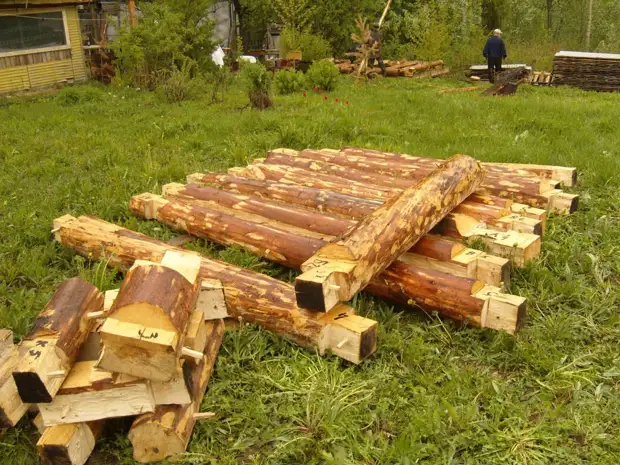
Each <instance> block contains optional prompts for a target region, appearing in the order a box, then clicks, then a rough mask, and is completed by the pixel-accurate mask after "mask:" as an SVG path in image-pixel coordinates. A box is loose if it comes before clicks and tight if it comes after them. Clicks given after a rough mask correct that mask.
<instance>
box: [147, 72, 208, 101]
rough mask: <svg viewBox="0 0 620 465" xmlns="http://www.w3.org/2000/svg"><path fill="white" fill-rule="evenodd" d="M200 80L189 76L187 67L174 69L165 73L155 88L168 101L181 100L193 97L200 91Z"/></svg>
mask: <svg viewBox="0 0 620 465" xmlns="http://www.w3.org/2000/svg"><path fill="white" fill-rule="evenodd" d="M201 83H202V81H201V80H200V79H197V78H194V79H192V77H191V76H190V72H189V69H188V68H186V67H183V68H182V69H174V70H173V71H171V72H170V73H167V76H165V77H164V78H163V79H162V81H161V83H160V84H159V85H158V88H157V90H158V91H159V92H160V93H161V95H162V96H163V97H164V99H165V100H166V101H167V102H169V103H177V102H182V101H183V100H189V99H191V98H194V97H195V96H196V95H197V94H198V93H199V91H200V87H201Z"/></svg>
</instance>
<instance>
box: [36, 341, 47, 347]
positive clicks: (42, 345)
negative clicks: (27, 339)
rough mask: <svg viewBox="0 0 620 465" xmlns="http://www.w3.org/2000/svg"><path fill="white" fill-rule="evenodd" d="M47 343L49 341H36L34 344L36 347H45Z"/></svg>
mask: <svg viewBox="0 0 620 465" xmlns="http://www.w3.org/2000/svg"><path fill="white" fill-rule="evenodd" d="M48 343H49V341H37V342H36V344H35V345H36V346H37V347H47V344H48Z"/></svg>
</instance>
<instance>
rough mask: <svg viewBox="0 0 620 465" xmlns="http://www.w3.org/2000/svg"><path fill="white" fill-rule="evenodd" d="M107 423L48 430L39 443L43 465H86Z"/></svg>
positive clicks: (67, 426) (65, 426)
mask: <svg viewBox="0 0 620 465" xmlns="http://www.w3.org/2000/svg"><path fill="white" fill-rule="evenodd" d="M104 427H105V421H103V420H102V421H93V422H89V423H73V424H67V425H57V426H51V427H49V428H46V429H45V431H44V432H43V433H42V436H41V438H40V439H39V442H37V452H38V454H39V458H40V462H41V464H42V465H84V464H85V463H86V461H87V460H88V458H89V457H90V454H91V453H92V452H93V450H94V448H95V443H96V442H97V439H99V437H100V436H101V434H102V433H103V429H104Z"/></svg>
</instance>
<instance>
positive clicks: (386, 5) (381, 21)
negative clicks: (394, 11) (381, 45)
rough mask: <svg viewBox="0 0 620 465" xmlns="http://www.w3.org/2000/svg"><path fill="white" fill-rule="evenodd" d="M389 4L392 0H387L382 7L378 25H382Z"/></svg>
mask: <svg viewBox="0 0 620 465" xmlns="http://www.w3.org/2000/svg"><path fill="white" fill-rule="evenodd" d="M391 4H392V0H388V1H387V3H386V4H385V8H384V9H383V14H382V15H381V19H380V20H379V27H381V26H382V25H383V21H384V20H385V17H386V16H387V13H388V11H389V9H390V5H391Z"/></svg>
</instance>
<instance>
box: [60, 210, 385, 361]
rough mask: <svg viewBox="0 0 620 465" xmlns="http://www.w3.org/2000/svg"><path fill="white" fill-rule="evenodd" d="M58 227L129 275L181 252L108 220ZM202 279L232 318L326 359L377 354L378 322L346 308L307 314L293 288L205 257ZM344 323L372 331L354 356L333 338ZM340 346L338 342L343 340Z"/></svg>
mask: <svg viewBox="0 0 620 465" xmlns="http://www.w3.org/2000/svg"><path fill="white" fill-rule="evenodd" d="M54 227H55V228H58V231H57V232H56V236H55V237H56V240H57V241H59V242H61V243H62V244H63V245H65V246H67V247H71V248H73V249H75V250H76V251H77V252H78V253H80V254H83V255H85V256H91V257H95V258H105V259H106V263H107V264H108V265H109V266H116V267H119V268H122V269H125V270H127V269H128V268H129V267H131V265H132V264H133V262H134V261H135V260H150V261H153V262H158V261H160V260H161V259H162V258H163V256H164V254H165V253H166V252H168V251H181V249H178V248H176V247H173V246H170V245H168V244H165V243H163V242H161V241H158V240H155V239H153V238H150V237H148V236H145V235H143V234H139V233H136V232H133V231H130V230H127V229H124V228H121V227H118V226H116V225H113V224H110V223H106V222H105V221H102V220H98V219H94V218H88V217H80V218H74V217H72V216H69V215H66V216H63V217H61V218H58V219H56V220H55V221H54ZM199 276H200V278H201V279H203V280H204V279H219V280H220V281H221V282H222V284H223V286H224V294H225V298H226V303H227V305H228V312H229V313H230V316H231V317H234V318H237V319H242V320H245V321H247V322H250V323H255V324H258V325H260V326H262V327H263V328H265V329H266V330H268V331H272V332H274V333H275V334H278V335H280V336H283V337H286V338H287V339H289V340H291V341H293V342H295V343H297V344H298V345H300V346H302V347H306V348H311V349H316V350H318V351H319V353H321V354H324V353H326V352H327V351H331V352H332V353H334V354H335V355H337V356H340V357H343V358H346V359H347V360H349V361H351V362H353V363H360V362H361V361H362V360H364V359H365V358H367V357H368V356H370V355H371V354H373V353H374V351H375V349H376V338H377V323H376V322H374V321H372V320H368V319H366V318H362V317H359V316H356V315H354V314H353V311H352V309H351V308H350V307H347V306H346V305H342V306H339V307H338V308H337V309H334V312H335V313H337V314H338V315H343V316H342V318H340V319H338V320H333V321H326V320H324V319H323V318H324V316H323V315H317V314H315V313H314V312H308V311H304V310H302V309H299V308H297V306H296V305H295V291H294V289H293V287H292V286H290V285H288V284H285V283H282V282H280V281H278V280H276V279H273V278H270V277H268V276H265V275H261V274H259V273H254V272H252V271H249V270H244V269H241V268H238V267H235V266H232V265H228V264H226V263H222V262H218V261H215V260H210V259H207V258H204V257H201V266H200V275H199ZM345 320H356V321H358V322H360V324H359V326H364V325H365V326H366V327H367V329H366V330H365V331H364V333H363V334H362V335H361V336H362V337H363V339H364V340H365V341H367V343H366V344H363V345H361V346H360V351H359V352H358V353H356V354H354V355H352V354H351V353H350V352H347V351H343V350H340V349H338V348H337V347H336V344H337V343H334V341H333V339H332V338H331V337H330V333H331V330H332V328H335V327H340V326H342V325H343V324H344V321H345ZM338 342H339V341H338Z"/></svg>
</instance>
